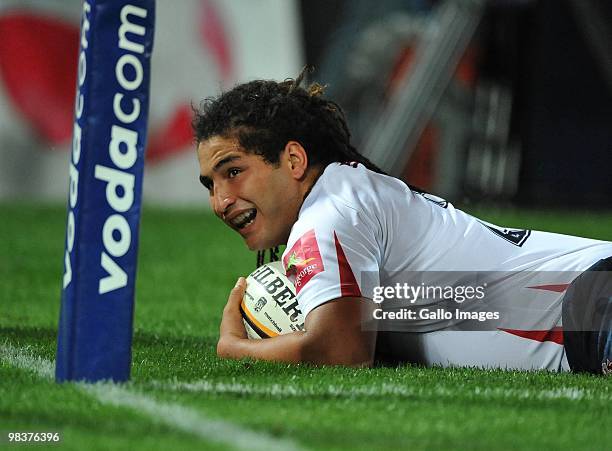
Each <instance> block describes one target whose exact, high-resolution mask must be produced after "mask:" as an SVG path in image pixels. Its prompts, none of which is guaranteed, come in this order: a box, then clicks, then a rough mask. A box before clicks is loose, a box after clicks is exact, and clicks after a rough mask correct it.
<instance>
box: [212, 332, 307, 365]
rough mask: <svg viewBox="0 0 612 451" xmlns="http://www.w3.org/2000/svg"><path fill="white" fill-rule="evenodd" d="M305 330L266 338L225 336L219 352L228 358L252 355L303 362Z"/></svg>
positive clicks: (220, 341) (221, 340) (288, 361)
mask: <svg viewBox="0 0 612 451" xmlns="http://www.w3.org/2000/svg"><path fill="white" fill-rule="evenodd" d="M304 338H305V332H294V333H291V334H286V335H279V336H278V337H274V338H267V339H265V340H249V339H246V338H238V337H231V336H225V337H222V338H221V339H220V340H219V343H218V344H217V354H218V355H219V357H222V358H226V359H240V358H244V357H251V358H253V359H257V360H273V361H277V362H286V363H299V362H302V361H303V360H302V354H303V347H304Z"/></svg>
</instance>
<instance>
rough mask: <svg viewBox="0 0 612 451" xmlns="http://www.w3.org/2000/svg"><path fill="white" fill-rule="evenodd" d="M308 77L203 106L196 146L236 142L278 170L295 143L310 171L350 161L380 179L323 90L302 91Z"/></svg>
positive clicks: (247, 89) (253, 85)
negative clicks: (218, 140) (221, 140)
mask: <svg viewBox="0 0 612 451" xmlns="http://www.w3.org/2000/svg"><path fill="white" fill-rule="evenodd" d="M306 71H307V68H304V69H303V70H302V72H301V73H300V75H299V76H298V77H297V78H296V79H295V80H293V79H287V80H285V81H283V82H276V81H272V80H255V81H251V82H248V83H244V84H241V85H238V86H236V87H234V88H233V89H231V90H230V91H227V92H225V93H222V94H221V95H220V96H219V97H217V98H208V99H206V100H204V101H203V102H202V104H201V105H200V108H199V109H198V110H196V111H195V115H194V120H193V130H194V134H195V139H196V142H197V143H198V144H199V143H200V142H202V141H206V140H207V139H209V138H211V137H213V136H221V137H224V138H236V139H237V140H238V142H239V143H240V145H241V146H242V147H243V148H244V149H245V150H246V151H248V152H252V153H254V154H257V155H260V156H261V157H262V158H263V159H264V161H266V162H268V163H271V164H275V165H278V163H279V158H280V154H281V152H282V151H283V149H284V148H285V145H286V144H287V142H289V141H297V142H299V143H300V144H301V145H302V146H303V147H304V149H306V152H307V154H308V158H309V165H312V166H318V167H325V166H327V165H328V164H329V163H332V162H340V163H348V162H353V161H354V162H358V163H362V164H363V165H364V166H366V167H367V168H368V169H371V170H373V171H376V172H379V173H382V172H383V171H381V170H380V169H379V168H378V167H377V166H376V165H374V164H373V163H372V162H371V161H370V160H368V159H367V158H366V157H364V156H363V155H361V154H360V153H359V152H357V150H356V149H355V148H354V147H353V146H352V145H351V142H350V139H351V134H350V132H349V128H348V125H347V122H346V117H345V115H344V112H343V111H342V108H340V106H339V105H338V104H336V103H335V102H333V101H331V100H328V99H325V98H324V96H323V91H324V89H325V88H324V86H321V85H320V84H317V83H313V84H311V85H310V86H309V87H308V88H306V89H305V88H302V87H301V86H300V85H301V83H302V81H303V79H304V75H305V73H306Z"/></svg>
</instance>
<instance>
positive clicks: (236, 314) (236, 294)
mask: <svg viewBox="0 0 612 451" xmlns="http://www.w3.org/2000/svg"><path fill="white" fill-rule="evenodd" d="M245 290H246V279H245V278H244V277H240V278H239V279H238V281H237V282H236V285H235V286H234V288H233V289H232V291H231V292H230V295H229V297H228V299H227V304H225V308H224V309H223V318H222V319H221V326H220V328H219V343H218V344H217V350H219V348H220V344H221V343H222V341H224V344H225V345H227V344H228V342H229V343H231V342H232V341H234V340H240V339H246V338H247V334H246V329H245V328H244V323H243V322H242V315H241V314H240V303H241V302H242V298H243V297H244V292H245Z"/></svg>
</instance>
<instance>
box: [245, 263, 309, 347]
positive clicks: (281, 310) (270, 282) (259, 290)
mask: <svg viewBox="0 0 612 451" xmlns="http://www.w3.org/2000/svg"><path fill="white" fill-rule="evenodd" d="M240 313H241V314H242V319H243V321H244V327H245V329H246V331H247V335H248V337H249V338H250V339H253V340H257V339H260V338H270V337H276V336H277V335H282V334H287V333H290V332H295V331H299V330H304V316H303V315H302V312H301V311H300V308H299V306H298V303H297V299H296V297H295V287H294V286H293V283H291V281H290V280H289V279H288V278H287V277H286V276H285V271H284V269H283V266H282V263H281V262H271V263H266V264H265V265H262V266H260V267H259V268H257V269H256V270H255V271H253V272H252V273H251V274H249V276H248V277H247V287H246V291H245V293H244V298H243V299H242V303H241V304H240Z"/></svg>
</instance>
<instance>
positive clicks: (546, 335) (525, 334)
mask: <svg viewBox="0 0 612 451" xmlns="http://www.w3.org/2000/svg"><path fill="white" fill-rule="evenodd" d="M499 330H503V331H504V332H508V333H509V334H512V335H516V336H519V337H521V338H526V339H528V340H535V341H541V342H544V341H552V342H553V343H557V344H560V345H562V344H563V328H561V327H553V328H552V329H551V330H518V329H499Z"/></svg>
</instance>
